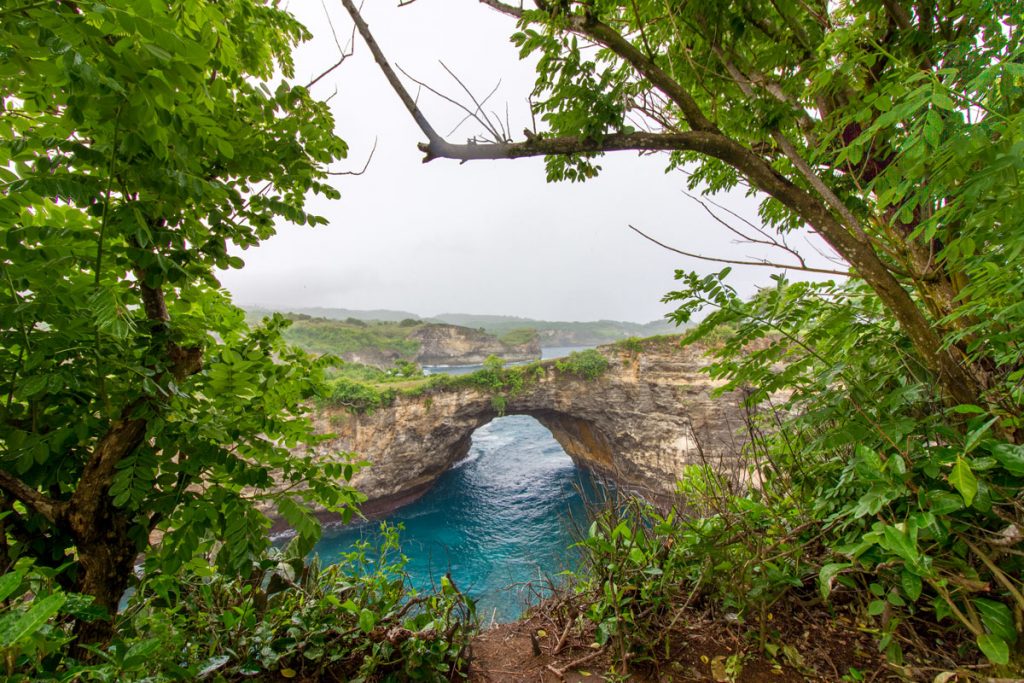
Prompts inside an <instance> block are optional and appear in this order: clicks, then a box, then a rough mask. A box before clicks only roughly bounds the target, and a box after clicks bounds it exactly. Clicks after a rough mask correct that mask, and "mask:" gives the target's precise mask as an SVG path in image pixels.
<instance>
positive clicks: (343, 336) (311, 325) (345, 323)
mask: <svg viewBox="0 0 1024 683" xmlns="http://www.w3.org/2000/svg"><path fill="white" fill-rule="evenodd" d="M261 313H265V312H254V311H250V312H249V315H250V318H256V319H259V318H260V317H262V315H261ZM284 315H285V316H287V317H288V318H290V319H291V320H292V325H291V327H289V328H288V329H287V330H285V333H284V336H285V339H287V340H288V341H289V342H291V343H292V344H295V345H296V346H299V347H300V348H302V349H305V350H306V351H308V352H310V353H315V354H333V355H335V356H339V357H340V358H343V359H344V360H346V361H349V362H353V363H359V364H362V365H370V366H374V367H377V368H390V367H391V366H393V365H394V364H395V363H397V362H398V361H410V362H413V363H418V364H421V365H475V364H479V363H482V362H483V361H484V360H485V359H486V358H487V357H488V356H491V355H494V356H498V357H500V358H504V359H505V360H507V361H527V360H536V359H537V358H540V355H541V347H540V342H539V340H538V337H537V333H536V332H535V331H533V330H522V329H518V330H513V331H511V332H510V333H509V334H506V335H503V336H502V337H501V338H500V339H499V338H498V337H497V336H495V335H493V334H489V333H486V332H481V331H479V330H478V329H474V328H468V327H462V326H459V325H451V324H448V323H434V322H426V321H423V320H418V319H415V318H405V319H403V320H401V321H400V322H397V323H396V322H390V321H372V322H367V321H363V320H359V319H357V318H355V317H353V316H349V317H348V318H346V319H345V320H332V319H330V318H322V317H314V316H310V315H307V314H305V313H285V314H284Z"/></svg>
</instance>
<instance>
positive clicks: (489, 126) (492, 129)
mask: <svg viewBox="0 0 1024 683" xmlns="http://www.w3.org/2000/svg"><path fill="white" fill-rule="evenodd" d="M438 62H439V63H440V64H441V67H442V68H443V69H444V70H445V71H447V72H448V75H449V76H451V77H452V78H454V79H455V82H456V83H458V84H459V85H460V86H462V89H463V90H465V91H466V94H467V95H469V99H471V100H473V104H475V105H476V111H477V112H479V113H481V114H483V115H484V117H483V120H481V119H480V118H479V117H476V116H474V118H476V120H477V121H480V123H481V124H482V125H483V126H484V127H485V128H487V130H488V131H489V132H490V133H491V135H493V136H494V140H495V142H508V138H507V137H506V136H502V134H501V132H500V131H499V130H498V126H495V125H494V124H493V123H491V120H490V118H488V116H487V114H486V113H485V112H484V111H483V107H484V104H486V102H487V100H489V99H490V98H491V95H493V94H494V93H496V92H498V88H500V87H501V80H499V81H498V83H497V84H496V85H495V86H494V88H493V89H492V90H491V92H490V94H488V95H487V97H485V98H484V99H483V101H482V102H477V100H476V97H474V96H473V92H472V91H471V90H470V89H469V88H467V87H466V84H465V83H463V82H462V80H461V79H460V78H459V77H458V76H456V75H455V72H453V71H452V70H451V69H449V68H448V65H447V64H445V63H444V62H442V61H440V60H438ZM499 125H500V124H499Z"/></svg>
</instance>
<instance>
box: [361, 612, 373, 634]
mask: <svg viewBox="0 0 1024 683" xmlns="http://www.w3.org/2000/svg"><path fill="white" fill-rule="evenodd" d="M376 625H377V615H376V614H374V613H373V612H372V611H370V610H368V609H366V608H365V607H364V608H363V609H361V610H360V611H359V629H360V630H361V631H362V632H363V633H369V632H370V631H372V630H373V627H374V626H376Z"/></svg>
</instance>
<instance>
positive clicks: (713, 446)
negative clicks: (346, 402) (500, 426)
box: [317, 339, 743, 510]
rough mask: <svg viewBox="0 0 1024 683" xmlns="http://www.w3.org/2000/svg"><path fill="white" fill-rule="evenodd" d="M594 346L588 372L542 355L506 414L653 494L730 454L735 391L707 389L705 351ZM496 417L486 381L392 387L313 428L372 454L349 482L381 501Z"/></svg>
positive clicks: (330, 445)
mask: <svg viewBox="0 0 1024 683" xmlns="http://www.w3.org/2000/svg"><path fill="white" fill-rule="evenodd" d="M599 351H600V352H601V353H602V354H603V355H604V356H605V357H606V358H607V359H608V361H609V367H608V370H607V371H606V372H604V373H603V374H602V375H600V376H599V377H597V378H596V379H592V380H586V379H582V378H579V377H577V376H574V375H572V374H571V373H567V372H562V371H559V370H558V369H557V368H556V367H555V364H554V363H552V362H545V363H543V364H541V369H540V370H539V371H537V372H536V373H535V377H534V380H533V381H532V382H530V383H528V384H527V386H526V387H525V388H524V389H523V390H522V391H521V392H520V393H518V394H517V395H514V396H511V397H509V398H508V400H507V405H506V407H505V410H506V413H508V414H525V415H532V416H533V417H535V418H536V419H537V420H538V421H540V422H541V423H542V424H543V425H545V426H546V427H547V428H548V429H550V430H551V433H552V434H553V436H554V437H555V439H557V440H558V442H559V443H560V444H561V445H562V447H563V448H564V449H565V450H566V452H567V453H568V454H569V455H570V456H571V457H572V458H573V460H574V461H575V462H576V463H577V464H580V465H583V466H587V467H590V468H592V469H594V470H597V471H598V472H601V473H603V474H606V475H609V476H611V477H613V478H614V479H615V480H616V481H618V482H620V483H623V484H626V485H628V486H630V487H634V488H637V489H640V490H642V491H646V492H649V493H650V494H653V495H662V494H671V493H672V492H673V490H674V483H675V481H676V479H677V477H678V476H679V474H680V472H681V471H682V470H683V468H684V467H685V466H686V465H688V464H694V463H701V462H708V463H711V464H712V465H714V466H716V467H720V468H721V467H726V468H729V467H735V466H736V465H737V464H738V460H737V457H738V456H737V454H738V453H739V450H740V448H741V445H742V442H743V437H742V434H743V429H742V427H743V422H742V415H743V413H742V409H741V407H740V397H739V396H737V395H735V394H726V395H724V396H720V397H714V398H713V397H712V396H711V393H712V391H713V390H714V389H715V386H716V383H715V381H714V380H712V379H710V378H709V377H708V376H707V375H706V374H704V373H702V372H701V367H702V366H703V365H704V363H705V359H704V358H703V349H701V348H698V347H687V348H680V347H679V345H678V340H676V339H667V340H661V341H657V342H648V343H646V344H645V345H644V346H643V347H642V349H633V350H629V349H626V348H621V347H617V346H606V347H600V348H599ZM496 416H497V413H496V410H495V407H494V404H493V401H492V396H491V395H490V394H488V393H485V392H484V391H481V390H479V389H475V388H471V387H457V388H453V387H447V388H439V389H436V390H433V391H431V392H429V393H425V394H423V395H420V396H399V397H398V398H397V399H396V400H395V402H394V403H393V404H392V405H391V406H390V407H388V408H385V409H380V410H378V411H376V412H374V413H372V414H368V415H352V414H349V413H347V412H345V411H344V410H341V409H337V410H326V411H323V412H322V413H320V414H319V415H318V417H317V421H318V427H319V429H321V430H323V431H325V432H334V433H335V434H336V437H335V438H334V439H332V440H331V441H329V442H326V443H324V444H322V445H321V446H320V447H319V448H320V449H322V450H323V451H324V453H325V455H326V454H327V453H329V452H334V453H337V452H338V451H352V452H356V453H358V454H360V455H361V456H362V457H364V458H365V459H367V460H369V461H370V462H372V463H373V464H372V466H370V467H368V468H366V469H364V470H363V471H361V472H360V473H358V474H357V476H356V479H355V480H354V482H353V483H354V484H355V485H356V486H357V488H359V489H360V490H362V491H363V492H364V493H366V494H367V495H368V496H369V497H370V499H371V502H376V503H377V504H379V505H388V504H389V503H394V502H397V501H402V502H404V501H406V500H410V499H412V498H414V497H415V496H417V495H419V494H420V493H422V492H423V491H425V490H426V489H427V488H429V486H430V485H431V484H432V483H433V482H434V480H435V479H436V478H437V477H438V476H439V475H440V474H441V473H442V472H444V471H445V470H446V469H448V468H449V467H450V466H451V465H452V464H453V463H454V462H456V461H457V460H459V459H460V458H462V457H464V456H465V455H466V453H467V451H468V450H469V446H470V439H471V436H472V434H473V431H474V430H475V429H476V428H477V427H480V426H481V425H484V424H486V423H487V422H489V421H490V420H492V419H494V418H495V417H496ZM373 508H374V506H373V505H371V506H370V509H371V510H372V509H373Z"/></svg>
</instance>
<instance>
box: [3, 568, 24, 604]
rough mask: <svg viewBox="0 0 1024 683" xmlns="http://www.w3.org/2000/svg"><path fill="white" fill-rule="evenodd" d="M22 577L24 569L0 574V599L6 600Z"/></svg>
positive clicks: (16, 587)
mask: <svg viewBox="0 0 1024 683" xmlns="http://www.w3.org/2000/svg"><path fill="white" fill-rule="evenodd" d="M23 578H25V571H24V570H17V571H13V572H8V573H6V574H4V575H3V576H0V601H3V600H6V599H7V598H8V597H10V595H11V593H13V592H14V591H16V590H17V589H18V586H20V585H21V580H22V579H23Z"/></svg>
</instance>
